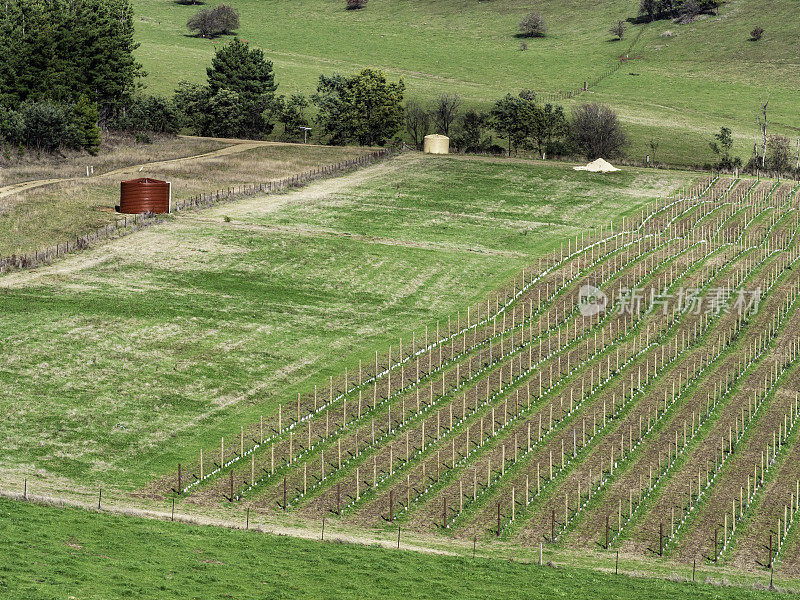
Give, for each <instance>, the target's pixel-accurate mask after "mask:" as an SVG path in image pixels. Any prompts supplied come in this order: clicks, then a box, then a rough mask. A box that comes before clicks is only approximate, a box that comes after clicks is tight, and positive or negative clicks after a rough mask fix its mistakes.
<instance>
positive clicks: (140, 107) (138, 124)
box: [114, 96, 181, 133]
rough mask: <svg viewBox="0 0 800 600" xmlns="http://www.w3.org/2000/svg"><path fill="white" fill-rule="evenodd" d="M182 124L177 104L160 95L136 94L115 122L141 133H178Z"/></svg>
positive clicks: (120, 127)
mask: <svg viewBox="0 0 800 600" xmlns="http://www.w3.org/2000/svg"><path fill="white" fill-rule="evenodd" d="M180 125H181V123H180V114H179V111H178V110H177V109H176V108H175V104H174V103H173V102H172V101H171V100H167V99H166V98H161V97H159V96H136V97H135V98H133V100H132V101H131V102H130V104H129V105H128V107H127V108H126V110H125V112H124V113H123V114H122V115H120V116H119V117H118V118H117V119H116V121H115V122H114V127H116V128H117V129H122V130H124V131H131V132H139V133H141V132H145V131H151V132H154V133H177V132H178V130H179V129H180Z"/></svg>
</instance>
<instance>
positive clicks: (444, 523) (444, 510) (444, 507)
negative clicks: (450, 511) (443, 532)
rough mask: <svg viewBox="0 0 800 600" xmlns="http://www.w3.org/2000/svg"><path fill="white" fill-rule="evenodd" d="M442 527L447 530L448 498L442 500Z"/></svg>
mask: <svg viewBox="0 0 800 600" xmlns="http://www.w3.org/2000/svg"><path fill="white" fill-rule="evenodd" d="M442 527H443V528H444V529H447V497H443V498H442Z"/></svg>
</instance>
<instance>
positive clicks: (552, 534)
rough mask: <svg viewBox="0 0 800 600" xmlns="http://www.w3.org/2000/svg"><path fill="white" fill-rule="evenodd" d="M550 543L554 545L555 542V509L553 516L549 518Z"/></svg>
mask: <svg viewBox="0 0 800 600" xmlns="http://www.w3.org/2000/svg"><path fill="white" fill-rule="evenodd" d="M550 541H551V542H553V543H555V541H556V509H555V508H554V509H553V514H552V516H551V518H550Z"/></svg>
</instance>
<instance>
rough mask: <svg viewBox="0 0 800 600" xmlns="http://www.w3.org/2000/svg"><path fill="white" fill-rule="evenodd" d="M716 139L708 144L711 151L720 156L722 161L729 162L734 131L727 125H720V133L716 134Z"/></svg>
mask: <svg viewBox="0 0 800 600" xmlns="http://www.w3.org/2000/svg"><path fill="white" fill-rule="evenodd" d="M714 139H715V141H713V142H710V143H709V144H708V145H709V146H710V147H711V151H712V152H713V153H714V154H716V155H718V156H719V157H720V163H725V162H728V160H729V159H730V154H731V148H733V132H732V131H731V130H730V129H728V128H727V127H720V130H719V133H716V134H714Z"/></svg>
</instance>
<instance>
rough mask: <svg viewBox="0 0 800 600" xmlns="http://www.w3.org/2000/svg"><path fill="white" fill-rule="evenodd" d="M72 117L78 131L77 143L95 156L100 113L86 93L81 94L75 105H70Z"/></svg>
mask: <svg viewBox="0 0 800 600" xmlns="http://www.w3.org/2000/svg"><path fill="white" fill-rule="evenodd" d="M72 117H73V124H74V126H75V129H76V130H77V132H78V140H77V145H80V146H81V147H83V149H84V150H86V151H87V152H88V153H89V154H91V155H92V156H97V153H98V151H99V150H100V128H99V127H98V126H97V121H98V119H99V118H100V114H99V112H98V110H97V105H96V104H94V103H93V102H90V101H89V97H88V96H87V95H86V94H81V97H80V98H78V101H77V102H76V103H75V106H73V107H72Z"/></svg>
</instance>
